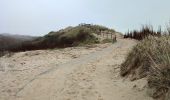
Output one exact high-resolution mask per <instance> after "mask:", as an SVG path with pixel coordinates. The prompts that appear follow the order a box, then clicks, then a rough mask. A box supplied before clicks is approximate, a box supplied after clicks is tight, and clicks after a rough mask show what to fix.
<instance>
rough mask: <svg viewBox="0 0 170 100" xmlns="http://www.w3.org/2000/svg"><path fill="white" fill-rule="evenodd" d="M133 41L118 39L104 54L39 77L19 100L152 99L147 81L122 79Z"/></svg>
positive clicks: (89, 57) (23, 92)
mask: <svg viewBox="0 0 170 100" xmlns="http://www.w3.org/2000/svg"><path fill="white" fill-rule="evenodd" d="M135 44H136V43H135V41H133V40H123V39H120V40H118V42H117V43H115V44H114V45H112V46H110V47H108V48H104V49H103V50H102V51H101V52H100V51H99V52H97V51H95V53H93V54H91V55H89V56H86V57H84V58H80V59H77V60H75V61H73V62H69V63H66V64H63V65H61V66H60V67H59V68H58V69H54V70H53V71H50V72H49V73H45V74H42V75H40V76H39V77H36V78H35V79H34V80H33V81H32V82H30V83H29V84H28V85H27V86H26V87H24V88H23V89H22V91H20V92H19V93H18V94H17V95H16V98H15V99H17V100H152V98H150V97H149V96H148V95H147V93H146V79H141V80H138V81H134V82H131V81H129V80H128V79H123V78H122V77H120V75H119V72H120V65H121V63H122V62H123V61H124V59H125V56H126V55H127V53H128V51H129V50H131V48H132V47H133V46H134V45H135Z"/></svg>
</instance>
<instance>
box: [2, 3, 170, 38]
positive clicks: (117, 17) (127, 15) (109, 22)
mask: <svg viewBox="0 0 170 100" xmlns="http://www.w3.org/2000/svg"><path fill="white" fill-rule="evenodd" d="M169 5H170V0H0V33H13V34H24V35H44V34H47V33H48V32H50V31H57V30H59V29H61V28H64V27H67V26H75V25H78V24H79V23H93V24H100V25H104V26H107V27H110V28H114V29H116V30H117V31H120V32H126V31H127V30H128V29H130V30H132V29H134V28H139V27H140V26H141V25H142V24H152V25H154V26H155V27H157V26H158V25H162V26H165V24H166V23H167V22H168V21H169V20H170V6H169Z"/></svg>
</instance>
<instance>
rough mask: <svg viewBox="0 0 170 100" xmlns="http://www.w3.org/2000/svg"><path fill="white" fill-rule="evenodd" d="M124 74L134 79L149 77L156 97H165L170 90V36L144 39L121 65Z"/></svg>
mask: <svg viewBox="0 0 170 100" xmlns="http://www.w3.org/2000/svg"><path fill="white" fill-rule="evenodd" d="M120 74H121V75H122V76H129V77H130V78H131V79H132V80H136V79H140V78H143V77H146V76H147V77H148V86H149V88H150V89H153V90H154V91H153V94H152V96H153V97H154V98H160V97H165V95H166V93H167V92H168V91H170V90H169V89H170V36H162V37H153V36H149V37H148V38H146V39H144V40H142V41H141V42H140V43H139V44H137V45H136V46H135V47H134V48H133V50H132V51H131V52H130V53H129V55H128V57H127V59H126V61H125V62H124V63H123V64H122V66H121V73H120Z"/></svg>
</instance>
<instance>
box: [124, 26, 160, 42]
mask: <svg viewBox="0 0 170 100" xmlns="http://www.w3.org/2000/svg"><path fill="white" fill-rule="evenodd" d="M161 33H162V30H161V27H159V29H158V31H154V30H153V27H152V26H149V25H146V26H143V27H142V28H141V30H139V31H138V30H134V31H128V32H127V33H125V35H124V38H132V39H136V40H143V39H144V38H146V37H148V36H150V35H151V36H161Z"/></svg>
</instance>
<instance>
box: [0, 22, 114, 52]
mask: <svg viewBox="0 0 170 100" xmlns="http://www.w3.org/2000/svg"><path fill="white" fill-rule="evenodd" d="M102 32H105V33H109V34H110V33H113V34H115V30H113V29H109V28H106V27H104V26H100V25H92V24H80V25H78V26H75V27H67V28H65V29H61V30H59V31H57V32H54V31H52V32H49V33H48V34H47V35H45V36H42V37H37V38H35V39H34V40H30V41H22V42H20V43H19V44H16V45H15V44H14V45H9V46H8V47H7V48H6V49H3V50H0V51H1V53H2V51H12V52H18V51H28V50H42V49H53V48H65V47H72V46H83V45H90V44H96V43H99V42H100V40H99V38H98V36H99V35H101V33H102ZM107 42H110V41H107Z"/></svg>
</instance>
